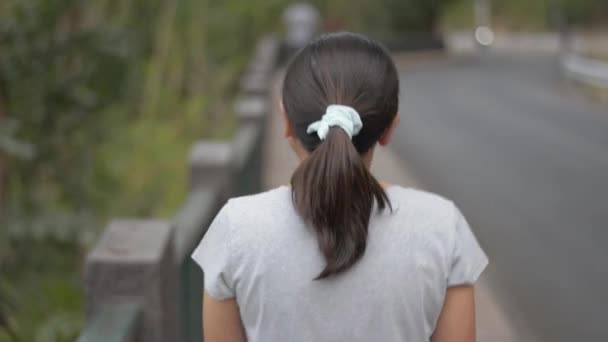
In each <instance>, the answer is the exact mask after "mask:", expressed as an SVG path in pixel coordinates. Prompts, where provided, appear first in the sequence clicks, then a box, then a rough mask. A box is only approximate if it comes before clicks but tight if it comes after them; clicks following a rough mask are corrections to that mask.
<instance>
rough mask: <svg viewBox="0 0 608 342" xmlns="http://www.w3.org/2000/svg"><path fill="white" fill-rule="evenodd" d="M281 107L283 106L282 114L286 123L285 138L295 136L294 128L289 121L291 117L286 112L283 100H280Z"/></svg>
mask: <svg viewBox="0 0 608 342" xmlns="http://www.w3.org/2000/svg"><path fill="white" fill-rule="evenodd" d="M279 107H281V116H282V117H283V123H284V124H285V129H284V130H283V135H284V136H285V138H292V137H293V129H292V128H291V124H290V123H289V119H288V118H287V112H285V106H283V100H281V101H279Z"/></svg>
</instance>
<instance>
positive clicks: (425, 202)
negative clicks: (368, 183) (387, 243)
mask: <svg viewBox="0 0 608 342" xmlns="http://www.w3.org/2000/svg"><path fill="white" fill-rule="evenodd" d="M388 193H389V198H390V199H391V202H392V204H393V206H395V207H396V208H397V209H398V210H399V211H403V212H404V213H405V214H407V215H408V216H413V217H415V218H418V219H422V220H424V221H429V223H430V222H440V221H444V222H445V221H450V220H453V219H454V218H455V216H456V215H457V213H458V208H457V207H456V205H455V204H454V202H453V201H452V200H450V199H448V198H446V197H444V196H441V195H439V194H436V193H432V192H428V191H423V190H418V189H414V188H405V187H402V186H391V187H390V188H389V189H388Z"/></svg>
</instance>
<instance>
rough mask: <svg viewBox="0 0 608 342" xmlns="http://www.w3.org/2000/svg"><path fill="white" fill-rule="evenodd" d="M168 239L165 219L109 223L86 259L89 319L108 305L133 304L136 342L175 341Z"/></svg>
mask: <svg viewBox="0 0 608 342" xmlns="http://www.w3.org/2000/svg"><path fill="white" fill-rule="evenodd" d="M172 238H173V235H172V229H171V227H170V225H169V223H168V222H166V221H162V220H135V219H131V220H115V221H112V222H111V223H110V225H109V226H108V227H107V228H106V230H105V231H104V233H103V235H102V237H101V239H100V240H99V242H98V243H97V245H96V246H95V248H94V249H93V251H91V253H89V255H88V256H87V260H86V266H85V291H86V303H87V308H86V310H87V317H88V320H91V318H92V317H93V316H94V314H95V313H96V312H99V311H101V309H102V308H104V307H106V306H107V305H119V304H123V303H125V302H137V303H139V304H140V305H141V308H142V313H141V314H142V315H141V325H140V329H139V331H138V333H137V336H138V341H145V342H166V341H176V338H177V322H176V317H177V301H176V300H175V291H176V287H175V286H176V281H177V270H176V268H175V265H174V262H173V257H174V252H173V241H172ZM109 328H111V327H109Z"/></svg>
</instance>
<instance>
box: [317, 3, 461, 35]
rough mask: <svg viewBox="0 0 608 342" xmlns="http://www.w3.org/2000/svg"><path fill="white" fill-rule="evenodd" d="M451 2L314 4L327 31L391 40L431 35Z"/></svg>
mask: <svg viewBox="0 0 608 342" xmlns="http://www.w3.org/2000/svg"><path fill="white" fill-rule="evenodd" d="M452 2H453V0H379V1H368V0H350V1H346V0H335V1H321V0H317V1H315V2H314V3H315V4H316V5H317V7H318V8H319V9H320V10H321V12H322V13H323V16H324V17H325V18H327V26H328V27H327V28H328V29H329V30H343V29H347V30H353V31H361V32H366V33H368V34H370V35H373V36H375V37H379V38H393V37H396V36H399V35H402V34H404V33H409V32H433V31H435V30H436V29H437V26H438V24H439V22H438V21H439V18H440V15H441V13H442V10H443V9H444V8H445V7H446V6H448V5H450V4H451V3H452Z"/></svg>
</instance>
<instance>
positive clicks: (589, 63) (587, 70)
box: [561, 52, 608, 89]
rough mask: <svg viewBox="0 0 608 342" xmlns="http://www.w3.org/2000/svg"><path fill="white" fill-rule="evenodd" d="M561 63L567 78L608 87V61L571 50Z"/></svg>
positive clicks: (595, 85)
mask: <svg viewBox="0 0 608 342" xmlns="http://www.w3.org/2000/svg"><path fill="white" fill-rule="evenodd" d="M561 65H562V69H563V72H564V74H565V75H566V77H567V78H569V79H571V80H574V81H576V82H580V83H583V84H588V85H591V86H594V87H599V88H604V89H608V63H607V62H603V61H600V60H597V59H593V58H589V57H585V56H583V55H580V54H578V53H572V52H571V53H567V54H565V55H564V56H563V57H562V59H561Z"/></svg>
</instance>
